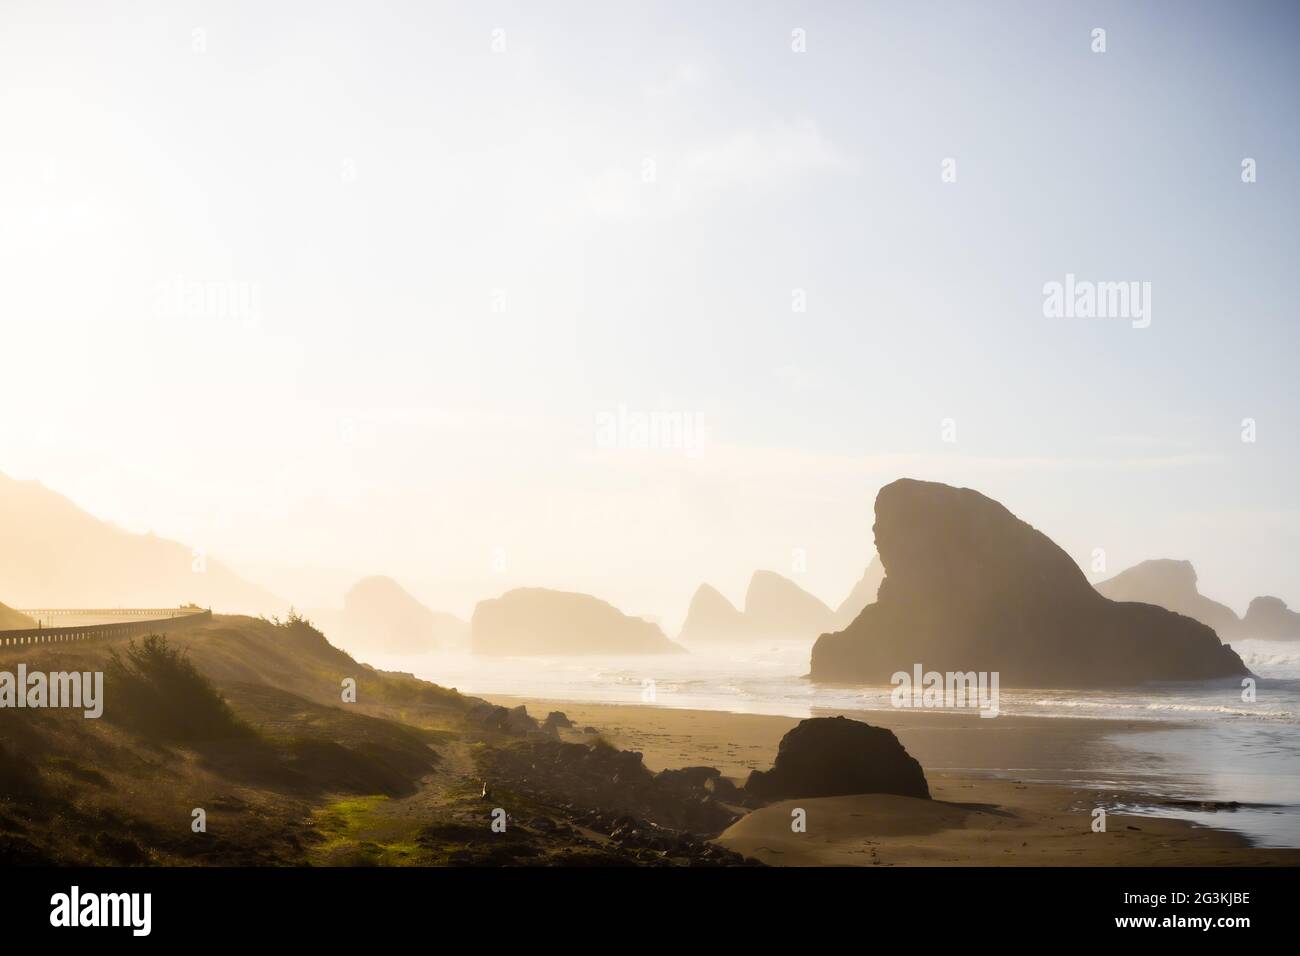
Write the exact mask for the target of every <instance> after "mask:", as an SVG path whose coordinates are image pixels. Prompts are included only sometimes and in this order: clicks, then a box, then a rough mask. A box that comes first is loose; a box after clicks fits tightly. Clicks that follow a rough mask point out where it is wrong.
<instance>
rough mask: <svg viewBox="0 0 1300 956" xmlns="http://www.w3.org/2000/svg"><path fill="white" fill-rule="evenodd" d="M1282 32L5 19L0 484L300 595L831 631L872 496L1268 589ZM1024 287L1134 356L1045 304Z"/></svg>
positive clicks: (1280, 217) (1278, 28)
mask: <svg viewBox="0 0 1300 956" xmlns="http://www.w3.org/2000/svg"><path fill="white" fill-rule="evenodd" d="M1094 28H1103V29H1105V31H1106V51H1105V52H1104V53H1095V52H1093V50H1092V46H1093V44H1094V41H1093V38H1092V31H1093V30H1094ZM795 31H804V32H803V33H802V34H796V33H795ZM800 37H802V45H803V46H804V48H805V49H804V52H797V51H796V50H795V49H794V48H793V47H795V46H799V45H800ZM1298 49H1300V13H1297V10H1296V8H1295V7H1294V6H1292V5H1289V4H1286V3H1277V4H1270V3H1232V4H1228V3H1219V4H1205V3H1188V2H1168V3H1142V4H1134V3H1114V4H1110V3H1076V4H1064V3H1061V4H1055V3H1054V4H1042V3H1023V4H1021V3H1014V4H1013V3H1003V4H992V3H980V4H973V3H965V2H951V3H928V4H927V3H916V2H899V3H852V4H850V3H842V4H833V3H809V4H797V3H780V4H777V3H753V2H745V3H739V2H738V3H732V4H707V5H705V4H694V3H644V4H638V3H618V2H611V3H601V4H596V3H574V4H559V3H551V2H548V3H545V4H541V3H518V4H513V3H485V2H477V3H464V4H430V3H414V2H412V3H388V4H379V3H374V2H367V3H360V2H358V3H321V2H311V3H295V4H290V3H276V4H267V3H185V2H167V3H163V2H157V3H131V4H112V5H110V4H94V3H86V2H83V3H75V4H73V3H58V2H50V0H43V2H40V3H26V2H17V0H5V2H4V3H3V5H2V6H0V131H2V132H0V136H2V137H3V140H2V141H3V148H0V322H2V323H3V326H2V331H3V337H2V338H0V343H3V347H2V348H0V409H3V412H2V413H0V471H3V472H5V473H7V474H10V475H13V476H15V477H21V478H38V479H40V480H41V481H42V482H44V483H45V484H46V485H48V486H50V487H52V488H55V489H57V490H59V491H61V492H63V493H65V494H67V495H69V496H70V497H71V498H72V499H73V500H75V501H76V502H78V503H79V504H81V505H82V506H83V507H85V508H87V509H88V510H90V511H92V512H93V513H95V514H97V515H98V516H100V517H103V518H108V519H112V520H114V521H117V522H119V523H120V524H122V525H124V526H125V527H128V528H132V529H137V530H145V529H151V530H153V531H155V532H157V533H159V534H162V535H166V536H170V537H175V538H178V539H180V540H183V541H186V542H188V543H190V544H193V545H196V546H201V547H204V548H206V549H207V550H208V551H209V552H210V553H211V554H213V555H214V556H217V557H219V558H223V559H226V560H227V561H228V562H229V563H231V564H232V565H233V566H234V567H235V568H237V569H239V570H241V571H243V572H245V573H246V574H248V575H249V576H251V577H255V578H256V579H258V580H259V581H261V582H264V583H266V584H267V585H268V586H270V587H272V588H273V589H276V590H278V591H279V593H281V594H283V595H284V596H285V597H286V598H289V599H292V600H295V601H297V602H298V603H300V604H308V605H310V604H320V603H336V602H337V600H340V599H341V594H342V589H343V588H344V587H345V586H346V584H347V583H349V582H350V579H351V578H352V577H353V576H355V575H356V574H360V573H385V574H391V575H393V576H395V577H397V578H398V579H399V580H401V581H403V582H404V583H406V584H408V586H410V587H411V589H412V590H413V591H414V592H415V593H417V594H418V595H419V596H421V597H422V598H424V599H425V600H427V601H428V602H429V603H431V604H433V605H435V606H439V607H442V608H445V609H447V610H452V611H457V612H462V613H464V612H467V611H468V610H469V609H470V607H471V606H472V604H473V602H474V601H475V600H476V599H478V598H481V597H485V596H489V595H493V594H496V593H499V592H500V591H501V590H503V589H505V588H506V587H509V586H514V585H517V584H523V583H527V584H539V585H552V586H563V587H572V588H575V589H584V590H591V591H593V592H594V593H597V594H600V595H601V596H604V597H606V598H608V599H610V600H612V601H614V602H615V603H617V604H619V605H620V606H621V607H623V608H624V609H625V610H628V611H630V612H635V613H644V614H649V615H661V616H662V617H663V618H664V619H665V622H666V623H669V624H671V625H673V626H675V622H676V621H678V620H679V619H680V617H681V615H682V613H683V611H684V608H685V605H686V602H687V600H688V599H689V597H690V594H691V592H692V591H693V590H694V588H695V586H696V585H697V584H698V583H699V582H700V581H701V580H708V581H711V582H712V583H714V584H715V585H717V586H719V587H720V588H721V589H722V590H723V591H724V593H727V594H728V595H729V596H731V597H732V598H733V599H735V600H739V599H740V597H741V596H742V594H743V589H744V584H745V582H746V580H747V578H748V576H749V574H750V572H751V571H752V570H753V569H754V568H756V567H770V568H772V569H774V570H777V571H782V572H786V573H792V576H794V577H795V578H796V579H797V580H799V581H800V582H801V583H803V584H804V585H805V586H806V587H808V588H809V589H810V590H812V591H813V592H814V593H816V594H818V595H819V596H821V597H823V598H824V599H825V600H827V601H828V602H830V603H832V604H835V603H838V602H839V601H840V600H841V599H842V598H843V597H844V595H845V594H846V593H847V591H848V590H849V588H850V586H851V585H852V583H853V581H854V580H856V578H857V577H858V576H859V575H860V573H861V570H862V567H863V565H864V564H865V562H866V561H867V560H868V558H869V557H870V555H871V554H872V552H873V550H874V548H873V545H872V542H871V535H870V527H871V520H872V519H871V506H872V501H873V498H874V495H875V492H876V490H877V489H878V488H879V486H880V485H881V484H883V483H885V482H887V481H890V480H892V479H894V478H896V477H899V476H902V475H909V476H914V477H925V478H934V479H938V480H943V481H948V482H951V483H954V484H962V485H968V486H971V487H974V488H977V489H980V490H982V491H984V492H985V493H987V494H990V495H992V496H994V497H996V498H998V499H999V500H1001V501H1002V502H1003V503H1004V504H1006V505H1007V506H1008V507H1009V508H1011V509H1012V511H1014V512H1016V513H1017V514H1018V515H1020V516H1021V517H1023V518H1025V519H1026V520H1028V521H1030V522H1031V523H1032V524H1034V525H1035V526H1037V527H1039V528H1040V529H1042V530H1043V531H1045V532H1046V533H1048V534H1049V535H1051V536H1052V537H1053V538H1054V539H1056V540H1057V541H1058V542H1059V543H1060V544H1061V545H1062V546H1063V547H1065V548H1066V549H1067V550H1068V551H1070V553H1071V554H1072V555H1074V557H1075V558H1076V560H1078V561H1079V562H1080V564H1081V565H1082V566H1083V567H1084V568H1085V570H1089V571H1091V563H1092V553H1093V549H1095V548H1104V549H1105V552H1106V561H1107V566H1108V573H1114V572H1117V571H1119V570H1121V569H1122V568H1124V567H1126V566H1127V565H1129V564H1132V563H1134V562H1136V561H1138V560H1141V559H1144V558H1150V557H1177V558H1188V559H1190V560H1192V561H1193V562H1194V563H1195V565H1196V567H1197V569H1198V570H1199V572H1200V576H1201V585H1202V590H1204V591H1205V592H1207V593H1209V594H1210V595H1212V596H1214V597H1216V598H1219V599H1221V600H1225V601H1227V602H1229V603H1231V604H1233V605H1234V606H1236V607H1237V609H1238V610H1244V606H1245V604H1246V602H1247V601H1248V600H1249V598H1250V597H1251V596H1253V595H1255V594H1258V593H1274V594H1277V595H1279V596H1281V597H1283V598H1284V599H1286V600H1288V601H1289V602H1290V603H1291V604H1292V605H1300V562H1297V560H1296V556H1297V553H1300V504H1298V503H1297V489H1300V452H1298V448H1297V435H1298V434H1300V402H1298V401H1297V399H1298V398H1300V386H1298V385H1297V373H1296V368H1297V363H1298V358H1300V357H1298V354H1297V345H1298V344H1300V332H1298V331H1297V318H1298V316H1297V296H1296V288H1295V283H1296V281H1297V279H1296V262H1297V241H1296V235H1297V233H1296V229H1297V222H1298V218H1300V181H1298V172H1297V169H1298V164H1297V156H1300V142H1298V140H1300V122H1298V120H1300V116H1298V115H1297V114H1298V109H1297V108H1298V106H1300V82H1297V80H1298V79H1300V77H1298V75H1297V74H1300V66H1298V65H1297V64H1298V63H1300V57H1298V56H1297V51H1298ZM948 158H952V159H954V160H955V161H956V166H955V168H956V174H957V175H956V182H944V181H942V178H941V171H942V164H943V161H944V160H945V159H948ZM1245 158H1252V159H1254V160H1255V161H1256V163H1257V167H1256V168H1257V182H1254V183H1250V184H1247V183H1243V182H1242V160H1243V159H1245ZM1067 273H1072V274H1074V275H1076V276H1077V277H1078V278H1079V279H1080V280H1094V281H1129V280H1132V281H1138V282H1149V283H1150V284H1151V285H1150V289H1151V301H1150V306H1151V309H1150V318H1151V323H1150V326H1149V327H1147V328H1135V327H1134V325H1133V323H1132V322H1130V321H1128V320H1127V319H1124V318H1048V317H1045V316H1044V310H1043V301H1044V294H1043V287H1044V284H1045V283H1049V282H1053V281H1061V282H1063V281H1064V280H1065V276H1066V275H1067ZM800 303H802V305H803V311H799V310H798V309H799V306H800ZM651 412H659V413H667V414H670V415H674V416H676V421H677V422H678V423H679V424H684V425H685V426H687V428H686V430H685V431H684V432H680V431H679V432H678V433H676V434H675V435H674V436H670V438H672V439H673V440H670V441H669V442H667V444H669V445H670V446H674V447H666V448H639V447H636V446H637V445H638V443H639V441H640V438H639V434H638V432H637V431H636V429H635V428H634V427H630V426H629V425H628V424H627V423H635V421H636V416H637V415H640V414H648V413H651ZM1247 418H1250V419H1254V421H1255V427H1256V429H1257V431H1256V439H1257V440H1256V441H1254V442H1244V441H1243V440H1242V434H1243V426H1242V422H1243V419H1247ZM945 419H951V420H952V421H951V423H949V428H948V430H947V432H945V428H944V420H945ZM611 422H612V423H613V424H612V425H611ZM620 423H623V424H620ZM945 437H948V438H952V437H955V439H956V440H955V441H945V440H944V439H945ZM496 549H500V550H499V551H498V550H496ZM796 551H799V552H801V553H802V554H803V555H805V556H806V570H803V571H798V572H797V573H793V572H794V570H795V565H794V564H793V562H794V561H795V560H796ZM503 562H504V570H502V569H501V565H502V563H503ZM293 569H296V570H293ZM291 570H292V573H291ZM1103 576H1105V575H1102V574H1094V575H1092V577H1093V578H1094V579H1097V578H1100V577H1103Z"/></svg>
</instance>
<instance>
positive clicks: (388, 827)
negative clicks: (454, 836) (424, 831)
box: [309, 794, 428, 866]
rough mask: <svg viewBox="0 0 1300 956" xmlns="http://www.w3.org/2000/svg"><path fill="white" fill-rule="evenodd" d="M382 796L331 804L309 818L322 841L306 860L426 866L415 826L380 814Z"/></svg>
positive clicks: (330, 863) (383, 805) (385, 799)
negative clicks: (423, 864) (421, 864)
mask: <svg viewBox="0 0 1300 956" xmlns="http://www.w3.org/2000/svg"><path fill="white" fill-rule="evenodd" d="M388 802H389V798H388V797H386V796H383V795H382V794H372V795H370V796H364V797H346V798H344V799H340V800H335V801H333V802H331V803H329V804H327V805H326V806H324V807H322V808H320V809H319V810H316V811H315V812H314V813H313V814H312V825H313V827H314V828H315V829H316V830H317V832H319V833H320V834H321V835H322V836H323V837H324V838H325V839H324V841H323V842H322V843H320V844H318V845H317V846H315V847H313V848H312V849H311V851H310V853H309V858H310V860H311V862H312V863H313V864H314V865H317V866H411V865H418V864H420V863H426V862H428V859H427V856H428V854H427V853H426V852H425V850H424V849H423V848H422V847H421V846H420V845H419V844H418V843H416V842H415V837H416V832H417V830H418V826H417V825H416V824H415V823H413V822H411V821H409V820H403V819H400V818H395V817H393V816H391V815H389V814H386V813H385V812H384V810H385V809H386V805H387V804H388Z"/></svg>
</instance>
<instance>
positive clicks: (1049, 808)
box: [485, 694, 1300, 866]
mask: <svg viewBox="0 0 1300 956" xmlns="http://www.w3.org/2000/svg"><path fill="white" fill-rule="evenodd" d="M485 699H488V700H491V701H492V702H493V703H497V704H502V705H504V706H508V707H515V706H518V705H520V704H523V705H525V706H526V707H527V708H528V712H529V714H531V715H533V716H535V717H539V718H544V717H545V716H546V714H547V713H548V712H549V711H552V710H559V711H562V712H563V713H564V714H565V715H566V716H568V718H569V719H570V720H572V721H573V724H574V728H573V731H570V732H566V734H565V736H566V738H567V739H575V740H576V739H582V733H581V732H582V731H583V729H584V728H585V727H593V728H595V730H596V731H598V732H599V733H600V735H601V736H602V737H604V738H605V739H606V740H608V741H609V742H610V743H612V744H614V745H615V746H616V747H619V748H621V749H625V750H635V751H638V752H640V753H641V754H642V755H643V759H644V762H645V765H646V766H647V767H648V768H649V769H651V770H653V771H658V770H664V769H670V768H678V767H687V766H712V767H717V768H718V769H719V770H721V771H722V773H723V775H724V776H727V777H729V778H731V779H732V780H733V781H734V782H735V783H737V784H738V785H743V784H744V782H745V778H746V777H747V776H748V773H749V771H750V770H754V769H763V770H765V769H767V768H769V767H771V765H772V761H773V759H774V758H775V756H776V752H777V747H778V745H779V743H780V740H781V738H782V737H783V736H784V735H785V733H786V732H787V731H789V730H790V729H791V728H793V727H794V726H795V725H796V724H798V723H799V718H794V717H782V716H773V715H763V714H744V713H736V712H731V711H709V710H693V709H685V708H674V707H666V706H661V705H656V704H642V703H637V704H610V703H590V702H586V701H572V700H561V699H547V698H537V697H526V696H517V695H506V694H492V695H487V697H486V698H485ZM833 714H844V715H845V716H848V717H851V718H853V719H858V720H864V721H866V722H868V723H871V724H873V725H875V726H879V727H886V728H888V729H889V730H891V731H893V732H894V733H895V735H896V736H897V737H898V739H899V741H900V742H901V743H902V744H903V746H904V747H905V748H906V749H907V751H908V753H909V754H911V755H912V756H913V757H915V758H916V759H917V760H918V761H919V762H920V764H921V766H922V768H923V769H924V771H925V775H926V779H927V780H928V781H929V782H930V787H931V794H932V797H933V798H934V799H933V800H929V801H925V800H915V799H913V798H907V797H895V796H892V795H885V794H866V795H861V796H853V797H832V798H817V799H805V800H798V801H783V802H781V803H775V804H772V805H769V806H767V807H764V808H762V809H760V810H756V811H753V812H751V813H748V814H746V815H745V816H744V817H743V818H742V819H741V820H740V821H738V822H737V823H735V824H734V825H733V826H732V827H731V828H729V829H728V830H727V832H726V833H724V834H723V835H722V836H721V837H719V838H718V842H720V843H722V844H723V845H724V846H727V847H728V848H729V849H734V850H737V851H739V852H742V853H744V854H745V855H747V856H753V857H755V858H757V859H760V860H762V861H763V862H766V863H771V864H774V865H928V866H945V865H957V866H996V865H1066V866H1068V865H1096V866H1124V865H1138V864H1144V865H1237V866H1241V865H1247V866H1249V865H1254V866H1262V865H1288V866H1294V865H1300V848H1290V847H1271V846H1258V845H1256V843H1255V842H1254V841H1252V839H1251V838H1250V837H1249V836H1247V835H1246V834H1245V833H1242V832H1239V831H1237V830H1233V829H1229V828H1226V827H1219V826H1214V825H1205V824H1203V823H1200V822H1194V821H1192V820H1189V819H1187V818H1180V817H1179V816H1178V815H1177V813H1175V812H1173V810H1172V807H1171V808H1170V811H1171V812H1169V813H1163V812H1161V811H1162V803H1161V799H1160V798H1159V797H1158V796H1154V797H1153V795H1152V794H1151V793H1149V792H1143V791H1142V790H1140V789H1138V788H1137V787H1136V786H1135V784H1136V783H1139V782H1146V783H1147V784H1148V785H1149V784H1150V783H1151V781H1152V780H1153V779H1154V775H1156V774H1158V773H1160V772H1162V768H1161V767H1160V766H1159V765H1158V763H1155V764H1153V763H1152V762H1151V761H1150V760H1143V759H1141V758H1140V757H1139V756H1138V755H1136V754H1134V753H1132V752H1126V751H1123V750H1121V749H1120V748H1119V747H1118V746H1117V745H1116V744H1115V743H1114V741H1113V738H1114V737H1116V736H1117V735H1123V734H1128V733H1142V732H1144V731H1149V730H1151V729H1152V727H1153V725H1158V726H1159V728H1160V729H1164V730H1177V729H1183V728H1189V729H1190V727H1189V725H1188V724H1186V723H1184V722H1179V721H1160V722H1158V724H1157V722H1155V721H1152V720H1140V721H1137V720H1124V719H1098V718H1091V717H1032V716H1010V715H1003V716H1000V717H997V718H993V719H989V718H980V717H978V716H976V715H975V714H970V715H965V714H953V713H943V712H936V711H914V710H898V711H895V712H892V713H891V712H882V711H843V710H832V709H827V710H826V711H824V712H818V711H816V710H814V714H813V715H814V716H831V715H833ZM1164 796H1165V798H1166V799H1173V798H1174V796H1175V794H1173V793H1169V794H1165V795H1164ZM787 804H789V806H787ZM795 805H798V806H799V807H802V808H804V809H806V810H807V813H808V819H809V824H808V832H807V833H805V834H792V833H791V832H790V812H791V810H792V809H793V808H794V807H795ZM1098 808H1101V809H1104V810H1105V820H1106V831H1105V832H1103V833H1097V832H1094V831H1093V829H1092V827H1093V822H1094V820H1095V819H1096V817H1095V815H1094V812H1095V811H1096V810H1097V809H1098ZM1134 808H1140V809H1139V812H1133V809H1134Z"/></svg>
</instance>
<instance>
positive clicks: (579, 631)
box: [470, 588, 683, 655]
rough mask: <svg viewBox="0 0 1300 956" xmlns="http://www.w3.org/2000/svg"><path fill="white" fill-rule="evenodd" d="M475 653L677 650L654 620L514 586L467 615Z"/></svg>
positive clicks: (581, 597) (583, 597) (584, 597)
mask: <svg viewBox="0 0 1300 956" xmlns="http://www.w3.org/2000/svg"><path fill="white" fill-rule="evenodd" d="M470 641H471V644H472V647H473V652H474V653H475V654H511V655H537V654H559V655H567V654H663V653H670V652H674V651H681V650H683V648H682V647H681V645H679V644H674V643H673V642H672V641H670V640H668V638H667V637H665V636H664V632H663V631H662V630H661V629H660V628H659V625H657V624H652V623H650V622H649V621H646V620H643V619H642V618H639V617H629V616H628V615H626V614H624V613H623V612H622V611H620V610H619V609H618V608H616V607H614V606H613V605H612V604H607V603H606V602H604V601H602V600H600V599H599V598H595V597H592V596H591V595H590V594H576V593H573V592H569V591H551V590H549V589H547V588H516V589H515V590H513V591H507V592H506V593H505V594H503V595H501V597H499V598H492V599H490V600H487V601H480V602H479V603H478V606H477V607H475V608H474V616H473V618H472V619H471V620H470Z"/></svg>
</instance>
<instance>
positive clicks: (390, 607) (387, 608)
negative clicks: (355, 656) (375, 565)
mask: <svg viewBox="0 0 1300 956" xmlns="http://www.w3.org/2000/svg"><path fill="white" fill-rule="evenodd" d="M340 627H341V629H342V634H341V635H340V636H341V639H342V640H343V641H344V642H345V643H346V644H347V645H348V646H349V647H351V648H353V649H354V650H358V651H369V652H378V653H381V654H424V653H427V652H429V651H433V650H439V649H443V650H447V649H451V648H454V647H463V646H464V645H465V644H466V643H467V642H468V639H469V624H467V623H466V622H465V621H462V620H461V619H460V618H458V617H455V616H453V615H451V614H443V613H440V612H436V611H431V610H430V609H429V608H427V607H425V606H424V605H423V604H421V603H420V602H419V601H417V600H416V599H415V598H414V597H412V596H411V595H410V594H409V593H408V592H407V591H406V590H405V589H404V588H403V587H402V586H401V585H400V584H398V583H397V582H396V581H394V580H393V579H392V578H386V577H369V578H362V579H361V580H360V581H358V582H357V583H356V584H354V585H353V586H352V589H351V590H350V591H348V593H347V595H346V596H345V597H344V598H343V614H342V618H341V623H340Z"/></svg>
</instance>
